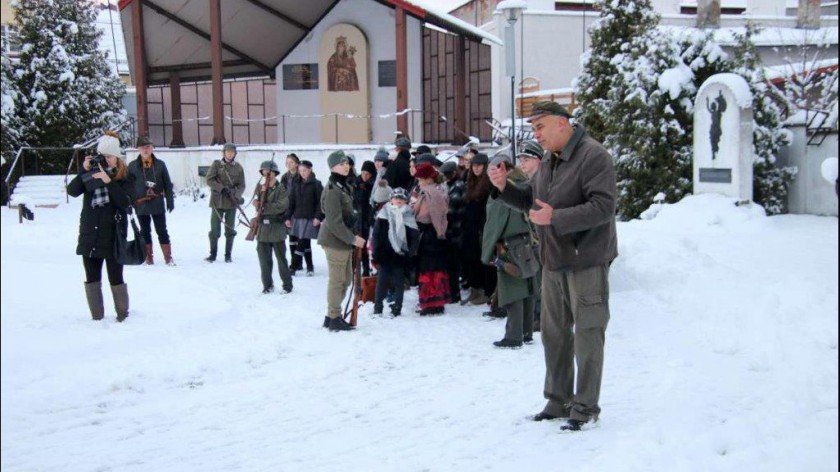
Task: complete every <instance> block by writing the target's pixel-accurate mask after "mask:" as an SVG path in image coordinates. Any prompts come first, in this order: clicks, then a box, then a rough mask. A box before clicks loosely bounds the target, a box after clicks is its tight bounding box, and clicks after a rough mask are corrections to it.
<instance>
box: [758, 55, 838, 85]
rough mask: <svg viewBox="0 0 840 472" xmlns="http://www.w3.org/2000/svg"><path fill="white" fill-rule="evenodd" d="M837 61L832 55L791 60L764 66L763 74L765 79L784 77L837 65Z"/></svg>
mask: <svg viewBox="0 0 840 472" xmlns="http://www.w3.org/2000/svg"><path fill="white" fill-rule="evenodd" d="M837 62H838V61H837V58H836V57H833V58H830V59H823V60H820V61H813V62H807V63H802V62H792V63H790V64H781V65H778V66H769V67H765V68H764V75H765V76H766V77H767V80H776V79H784V78H788V77H791V76H793V75H796V74H801V73H803V72H813V71H817V70H820V69H826V68H829V67H831V66H834V67H837Z"/></svg>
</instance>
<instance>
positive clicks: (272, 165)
mask: <svg viewBox="0 0 840 472" xmlns="http://www.w3.org/2000/svg"><path fill="white" fill-rule="evenodd" d="M264 169H268V170H270V171H271V172H274V175H277V174H279V173H280V167H278V166H277V163H276V162H274V161H263V163H262V164H260V174H262V171H263V170H264Z"/></svg>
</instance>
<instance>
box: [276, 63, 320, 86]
mask: <svg viewBox="0 0 840 472" xmlns="http://www.w3.org/2000/svg"><path fill="white" fill-rule="evenodd" d="M317 88H318V64H284V65H283V90H313V89H317Z"/></svg>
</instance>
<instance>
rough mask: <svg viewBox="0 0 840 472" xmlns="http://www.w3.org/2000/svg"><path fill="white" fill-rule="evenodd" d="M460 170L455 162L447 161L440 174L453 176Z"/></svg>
mask: <svg viewBox="0 0 840 472" xmlns="http://www.w3.org/2000/svg"><path fill="white" fill-rule="evenodd" d="M457 170H458V164H456V163H455V161H446V162H444V163H443V165H442V166H440V172H441V173H442V174H451V173H453V172H455V171H457Z"/></svg>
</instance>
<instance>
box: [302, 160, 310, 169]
mask: <svg viewBox="0 0 840 472" xmlns="http://www.w3.org/2000/svg"><path fill="white" fill-rule="evenodd" d="M300 165H301V167H308V168H310V169H311V168H312V161H307V160H303V161H300Z"/></svg>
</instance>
